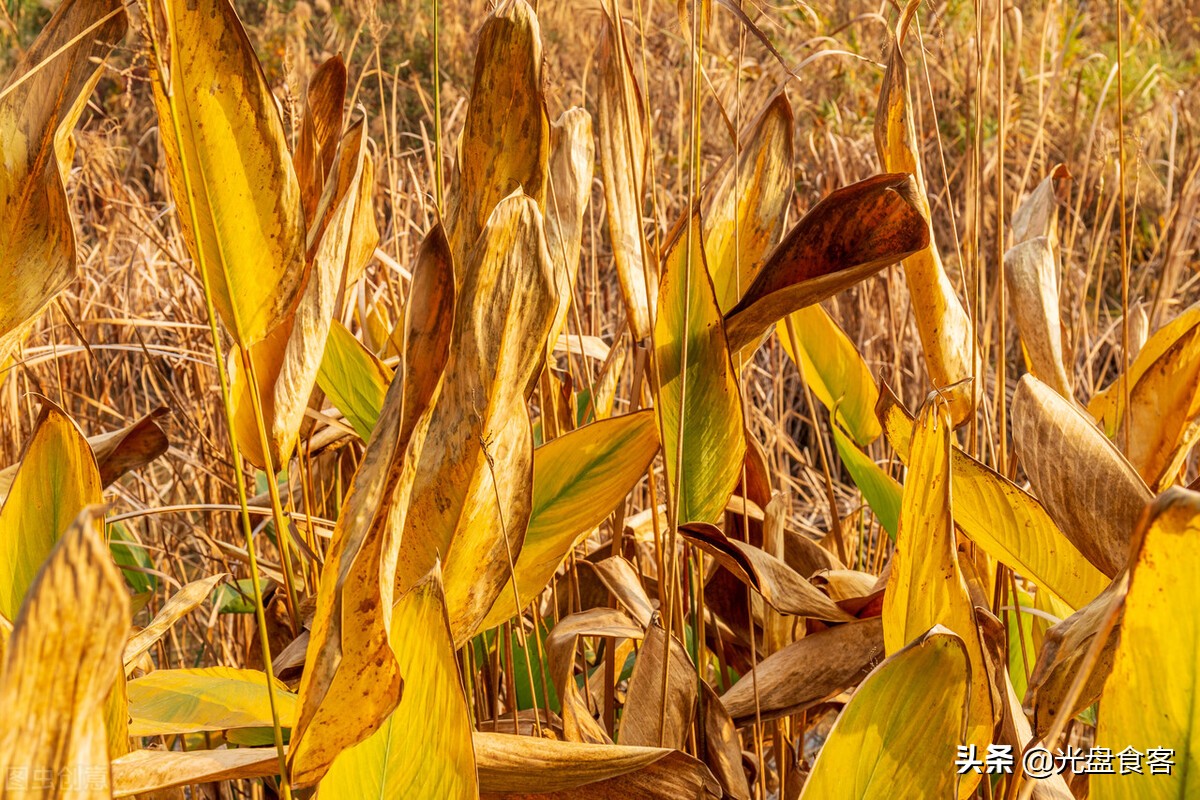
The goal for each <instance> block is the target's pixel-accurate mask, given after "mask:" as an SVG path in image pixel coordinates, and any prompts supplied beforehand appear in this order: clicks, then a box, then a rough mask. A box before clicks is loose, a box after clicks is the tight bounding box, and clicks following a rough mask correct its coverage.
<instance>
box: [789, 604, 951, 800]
mask: <svg viewBox="0 0 1200 800" xmlns="http://www.w3.org/2000/svg"><path fill="white" fill-rule="evenodd" d="M970 680H971V660H970V659H969V658H968V656H967V647H966V645H964V644H963V641H962V639H960V638H959V637H958V636H956V635H955V634H954V633H952V632H950V631H948V630H947V629H945V628H943V627H941V626H937V627H934V628H932V629H931V630H930V631H929V632H928V633H925V634H922V635H920V636H918V637H916V638H915V639H913V641H912V642H911V643H909V644H908V645H906V646H905V647H904V648H903V649H901V650H899V651H897V652H895V653H893V654H892V655H891V657H889V658H888V659H887V660H886V661H884V662H883V663H882V664H880V665H879V666H878V667H876V668H875V669H874V671H872V672H871V674H870V675H868V676H867V678H866V680H864V681H863V682H862V685H861V686H859V688H858V691H856V692H855V693H854V697H853V698H852V699H851V700H850V703H849V704H848V705H847V706H846V707H845V708H843V709H842V713H841V714H840V715H839V716H838V719H837V721H836V722H835V723H834V724H833V730H832V731H830V733H829V738H828V739H826V741H825V744H824V746H822V748H821V753H820V755H818V756H817V762H816V763H815V764H814V765H813V769H812V773H811V774H810V775H809V776H808V780H807V781H806V782H805V784H804V792H803V794H801V798H811V799H812V800H885V798H891V797H895V796H896V791H897V787H904V788H905V790H906V791H911V792H912V793H913V795H914V796H920V797H926V798H939V800H953V798H954V797H955V796H956V793H955V786H956V785H957V783H958V776H957V775H955V769H954V760H953V754H954V752H955V750H954V748H955V747H956V746H957V745H958V744H960V743H961V742H962V737H963V730H964V727H963V708H964V707H965V706H966V704H967V694H968V684H969V682H970Z"/></svg>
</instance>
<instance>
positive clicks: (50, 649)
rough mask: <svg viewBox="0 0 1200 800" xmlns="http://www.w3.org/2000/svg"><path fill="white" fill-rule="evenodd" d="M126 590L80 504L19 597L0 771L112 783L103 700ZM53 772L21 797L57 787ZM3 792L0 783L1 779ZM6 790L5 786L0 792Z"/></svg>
mask: <svg viewBox="0 0 1200 800" xmlns="http://www.w3.org/2000/svg"><path fill="white" fill-rule="evenodd" d="M128 619H129V597H128V594H127V593H126V591H125V585H124V582H123V581H122V580H121V576H120V574H119V573H118V572H117V568H116V567H115V566H114V565H113V563H112V557H111V556H110V555H109V553H108V548H107V547H105V545H104V542H103V541H102V540H101V538H100V522H99V520H98V519H97V518H96V517H95V516H94V515H93V514H92V512H91V511H84V512H83V513H82V514H80V516H79V517H78V518H77V519H76V520H75V522H74V523H73V524H72V525H71V527H70V529H69V530H67V531H66V532H65V533H63V536H62V539H61V540H60V541H59V543H58V545H57V546H56V547H55V548H54V551H53V553H52V554H51V556H50V558H49V560H48V561H47V562H46V564H45V566H44V567H43V568H42V569H41V570H40V571H39V572H38V575H37V578H36V580H35V581H34V583H33V585H32V586H31V587H30V590H29V595H28V597H27V598H26V600H25V603H24V604H23V605H22V606H21V613H20V615H19V616H17V618H16V622H15V624H14V626H13V632H12V635H11V638H10V639H9V642H8V645H7V648H6V650H7V651H6V653H5V658H4V663H3V666H2V667H0V708H3V709H4V714H5V720H6V722H5V725H4V726H3V727H0V775H4V776H6V780H8V779H11V776H14V775H15V774H17V770H28V773H27V774H28V775H29V776H31V777H33V776H37V775H52V776H59V775H86V776H89V777H91V776H95V777H96V778H97V781H98V782H99V783H100V786H99V787H97V791H98V792H103V791H105V790H107V788H108V783H109V770H108V764H109V753H108V749H107V743H106V737H105V710H104V709H105V704H106V698H107V696H108V695H109V691H110V689H111V687H112V686H113V680H114V678H116V677H118V676H120V674H121V672H120V670H121V645H122V642H123V641H124V639H125V634H126V632H127V631H128V630H129V623H128ZM61 788H62V787H61V786H58V787H56V786H55V783H54V782H53V781H51V782H50V783H49V785H45V786H43V787H41V788H38V786H37V785H36V784H34V783H32V782H31V783H30V789H29V791H28V792H23V791H21V790H20V788H17V787H14V788H13V791H12V794H17V795H18V796H20V797H23V798H25V797H28V798H47V799H48V798H56V797H59V796H61V795H60V792H59V791H58V790H59V789H61ZM0 793H3V787H0ZM6 796H11V795H6Z"/></svg>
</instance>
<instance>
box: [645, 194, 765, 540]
mask: <svg viewBox="0 0 1200 800" xmlns="http://www.w3.org/2000/svg"><path fill="white" fill-rule="evenodd" d="M654 346H655V350H656V352H655V361H656V362H657V367H658V379H659V382H660V387H659V397H658V401H659V405H658V408H659V422H660V425H661V426H662V430H661V435H662V442H663V458H664V459H665V462H666V471H667V480H668V481H669V482H670V484H671V489H672V492H676V493H678V494H677V506H678V519H679V522H716V521H718V520H719V519H721V517H722V515H723V514H724V512H725V503H726V501H727V500H728V499H729V496H730V495H731V494H732V493H733V488H734V486H736V485H737V482H738V478H739V476H740V475H741V469H742V456H743V454H744V453H745V451H746V438H745V429H744V427H743V425H742V401H741V397H740V395H739V392H738V382H737V377H736V376H735V375H734V372H733V365H732V364H731V363H730V360H729V348H728V346H727V345H726V343H725V331H724V328H723V326H722V325H721V310H720V309H719V308H718V307H717V299H716V295H715V294H714V293H713V285H712V280H711V279H710V278H709V274H708V266H707V264H706V263H705V259H704V250H703V243H702V232H701V228H700V216H699V214H691V215H690V216H689V218H688V219H686V220H684V221H683V222H682V223H681V224H680V225H679V226H678V228H677V230H676V232H675V237H674V240H673V242H672V243H671V244H670V245H669V246H668V247H667V255H666V256H665V257H664V259H663V275H662V284H661V286H660V287H659V309H658V317H657V319H656V320H655V323H654ZM685 359H686V361H685ZM681 419H682V422H681ZM680 450H682V451H683V455H682V462H680V461H679V453H680ZM680 467H682V470H680Z"/></svg>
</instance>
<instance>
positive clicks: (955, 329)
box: [875, 0, 978, 424]
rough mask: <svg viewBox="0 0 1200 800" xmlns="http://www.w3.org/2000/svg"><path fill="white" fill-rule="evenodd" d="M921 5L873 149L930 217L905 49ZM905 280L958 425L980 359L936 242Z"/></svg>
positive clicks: (890, 80)
mask: <svg viewBox="0 0 1200 800" xmlns="http://www.w3.org/2000/svg"><path fill="white" fill-rule="evenodd" d="M918 5H920V0H908V2H907V3H905V4H904V7H903V11H902V13H901V15H900V19H899V20H898V21H897V24H896V35H895V36H894V37H893V39H892V46H891V52H890V54H889V56H888V64H887V71H886V72H885V73H884V76H883V85H882V87H880V90H879V105H878V107H877V109H876V111H875V147H876V149H877V150H878V152H879V161H880V163H881V164H882V165H883V168H884V169H885V170H888V171H889V172H907V173H910V174H912V175H913V176H914V177H915V179H916V185H915V190H914V192H913V199H914V202H915V203H916V204H917V207H918V208H919V209H920V212H921V213H922V214H923V215H924V216H926V217H928V216H929V197H928V194H927V193H926V190H925V178H924V174H923V171H922V169H921V156H920V143H919V142H918V141H917V133H916V126H915V125H914V124H913V111H912V100H911V97H912V94H911V92H910V90H909V84H908V65H907V63H906V62H905V60H904V50H903V44H904V38H905V34H906V32H907V31H908V26H909V23H910V22H911V21H912V17H913V15H914V14H915V13H916V11H917V6H918ZM904 277H905V279H906V281H907V283H908V291H909V294H910V295H911V296H912V304H913V305H912V308H913V316H914V317H915V318H916V323H917V331H918V333H919V334H920V337H921V345H922V347H923V349H924V352H925V366H926V368H927V369H928V370H929V379H930V381H931V382H932V384H933V386H934V388H936V389H942V388H943V387H950V386H954V387H955V388H954V389H951V390H950V391H949V394H950V397H951V418H952V419H953V420H954V422H955V424H959V423H961V422H963V421H964V420H965V419H966V418H967V417H968V415H970V413H971V412H972V411H973V401H972V399H971V397H972V390H971V387H970V386H969V385H966V384H963V381H964V380H966V379H967V378H970V377H972V376H974V375H976V374H977V373H978V369H977V366H976V365H977V363H978V354H977V353H976V352H975V342H974V339H973V338H972V335H971V321H970V319H969V318H968V316H967V312H966V309H965V308H964V307H963V304H962V301H961V300H959V297H958V294H957V293H955V291H954V287H953V286H952V285H951V283H950V278H949V276H948V275H947V274H946V269H945V267H944V266H943V265H942V259H941V255H940V254H939V252H938V248H937V242H936V241H934V240H932V239H931V240H930V242H929V247H928V248H926V249H921V250H919V252H914V253H912V254H911V255H910V257H908V258H906V259H905V260H904Z"/></svg>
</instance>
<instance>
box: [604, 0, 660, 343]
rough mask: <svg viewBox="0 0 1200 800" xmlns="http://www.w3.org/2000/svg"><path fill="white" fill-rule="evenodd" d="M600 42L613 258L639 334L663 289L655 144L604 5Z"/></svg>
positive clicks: (617, 27) (645, 330)
mask: <svg viewBox="0 0 1200 800" xmlns="http://www.w3.org/2000/svg"><path fill="white" fill-rule="evenodd" d="M604 20H605V25H604V37H603V39H601V42H600V88H599V91H598V93H599V100H598V105H599V114H600V127H599V151H600V172H601V174H602V175H603V177H604V203H605V214H604V215H605V217H607V218H608V233H609V237H610V238H611V239H612V252H613V264H614V265H615V266H616V270H617V281H618V283H619V284H620V286H621V296H622V298H624V300H625V309H626V311H628V313H629V327H630V329H631V330H632V331H633V338H634V339H635V340H637V341H642V340H645V339H647V338H648V337H649V336H650V324H651V321H652V320H653V319H654V308H655V306H656V304H657V303H656V300H657V294H658V291H657V290H658V269H657V267H656V266H655V264H654V261H653V256H652V254H651V252H650V248H649V246H648V244H647V243H646V238H645V234H644V232H643V230H642V200H643V198H644V196H645V181H646V168H647V162H648V160H649V150H648V146H647V143H646V133H645V128H646V121H645V118H646V108H645V104H644V103H643V101H642V93H641V91H640V90H639V88H638V85H637V78H636V77H634V74H633V62H632V61H630V59H629V48H628V45H627V44H626V41H625V34H624V31H623V30H622V27H621V25H622V24H623V23H622V22H621V21H620V20H619V19H613V17H612V12H611V11H610V10H609V9H608V7H607V6H606V7H605V9H604Z"/></svg>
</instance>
